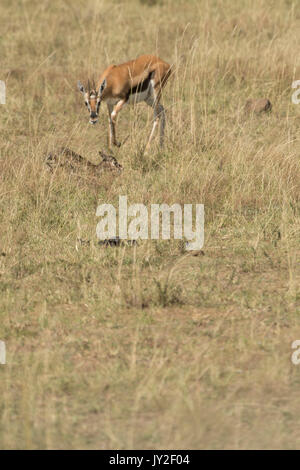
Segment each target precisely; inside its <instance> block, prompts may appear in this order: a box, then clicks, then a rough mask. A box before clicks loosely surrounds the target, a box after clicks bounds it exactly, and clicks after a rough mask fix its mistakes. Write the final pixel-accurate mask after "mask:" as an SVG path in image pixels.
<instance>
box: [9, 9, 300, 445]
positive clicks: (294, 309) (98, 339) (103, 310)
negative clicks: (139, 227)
mask: <svg viewBox="0 0 300 470" xmlns="http://www.w3.org/2000/svg"><path fill="white" fill-rule="evenodd" d="M299 30H300V10H299V4H298V2H296V1H292V0H291V1H290V0H285V1H284V0H276V1H275V0H274V1H271V0H270V1H268V0H265V1H263V0H239V1H237V0H235V1H233V0H228V1H227V0H223V1H222V0H219V1H217V0H212V1H198V0H197V1H192V0H189V1H188V2H187V1H182V0H176V1H175V0H165V1H164V0H161V1H157V2H154V1H153V2H151V1H146V0H145V1H138V0H131V1H127V2H121V1H112V0H103V1H97V0H84V1H83V0H78V1H71V0H65V1H58V0H56V1H50V0H49V1H37V0H36V1H34V0H22V1H21V0H19V1H17V0H15V1H13V2H11V1H10V0H2V1H1V4H0V79H1V80H4V81H5V83H6V87H7V103H6V105H1V106H0V125H1V135H0V152H1V156H0V198H1V205H0V213H1V216H0V217H1V219H0V233H1V238H0V254H1V256H0V292H1V297H0V339H1V340H4V341H5V342H6V348H7V364H6V365H2V366H0V447H1V448H4V449H11V448H18V449H20V448H26V449H41V448H48V449H49V448H85V449H92V448H99V449H103V448H111V449H126V448H132V449H138V448H155V449H163V448H167V449H172V448H182V449H187V448H222V449H228V448H235V449H241V448H263V449H266V448H297V447H299V446H300V427H299V418H300V402H299V389H300V365H299V366H296V365H293V364H292V362H291V355H292V352H293V351H292V349H291V343H292V342H293V341H294V340H296V339H300V309H299V298H300V297H299V277H300V270H299V245H300V244H299V239H300V236H299V228H300V227H299V194H300V176H299V175H300V172H299V170H300V164H299V155H300V139H299V135H300V134H299V129H300V106H296V105H295V104H293V103H292V101H291V96H292V92H293V91H294V90H292V88H291V84H292V82H293V80H296V79H300V51H299V47H297V44H298V42H299ZM153 52H154V53H157V54H159V55H160V56H161V57H162V58H163V59H165V60H166V61H168V62H169V63H174V64H176V73H175V74H174V76H173V78H172V80H170V82H169V83H168V85H167V87H166V89H165V93H164V97H163V101H164V104H165V107H166V109H167V119H168V125H167V129H166V137H167V138H166V147H165V149H164V150H163V151H160V150H159V148H158V147H157V141H156V142H155V144H154V146H153V148H152V151H151V153H150V155H149V156H147V157H145V156H143V155H142V152H141V150H142V148H143V145H144V143H145V141H146V138H147V135H148V133H149V132H150V129H151V119H152V113H151V110H150V109H149V108H148V107H147V106H146V105H143V104H141V105H139V106H138V107H136V108H135V109H133V108H127V109H124V110H123V111H122V113H121V114H120V116H119V123H118V133H119V138H120V140H121V141H124V140H125V139H126V138H127V137H128V138H127V140H126V142H125V143H124V145H123V146H122V147H121V148H120V149H117V150H115V151H114V152H115V156H116V157H117V159H118V161H119V162H120V163H121V164H122V165H123V166H124V171H123V173H122V174H121V175H119V176H118V175H115V174H112V173H109V172H107V173H104V174H103V176H102V177H101V178H99V179H98V180H97V181H95V180H93V179H90V178H89V177H88V176H85V175H84V174H83V175H82V177H80V176H76V175H73V174H70V173H68V172H66V171H64V170H60V171H59V170H58V171H56V172H54V173H52V174H51V173H49V172H48V171H47V170H46V169H45V165H44V163H43V158H44V157H43V156H44V154H45V153H47V152H49V151H51V150H53V149H55V148H56V147H58V146H61V145H67V146H68V147H70V148H72V149H73V150H75V151H77V152H79V153H81V154H82V155H84V156H85V157H86V158H88V159H89V160H91V161H93V162H97V161H99V157H98V150H100V149H105V148H106V145H107V112H106V109H105V107H103V109H102V113H101V119H100V123H99V124H97V126H95V127H92V126H90V125H89V124H88V114H87V112H86V109H85V107H84V105H83V101H82V97H81V95H80V93H79V92H78V90H77V88H76V83H77V80H78V79H80V80H81V81H82V82H83V81H85V80H86V79H87V77H90V78H93V77H94V78H97V75H98V74H99V73H100V72H101V71H102V70H103V69H104V67H106V66H107V65H108V64H109V63H121V62H124V61H126V60H128V59H130V58H134V57H136V56H138V55H139V54H141V53H153ZM260 97H267V98H269V99H270V100H271V102H272V104H273V111H272V113H270V114H265V115H261V116H255V115H245V114H244V110H243V107H244V104H245V101H246V100H247V99H248V98H260ZM120 194H121V195H127V196H128V203H129V204H131V203H143V204H145V205H147V206H149V205H150V204H151V203H162V202H165V203H167V204H172V203H175V202H177V203H180V204H184V203H193V204H196V203H203V204H204V205H205V244H204V247H203V252H204V254H199V256H193V254H192V253H188V252H185V251H184V249H183V246H182V243H181V242H180V241H177V240H171V241H151V240H149V241H142V242H140V243H139V244H138V246H135V247H128V246H125V247H120V248H116V247H103V246H99V245H98V244H97V238H96V233H95V229H96V224H97V222H98V219H97V217H96V215H95V213H96V208H97V206H98V205H99V204H100V203H112V204H115V205H117V202H118V197H119V195H120ZM77 238H81V239H84V240H90V244H89V245H88V244H86V245H79V244H78V243H77ZM297 257H298V263H297Z"/></svg>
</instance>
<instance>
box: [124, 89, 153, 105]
mask: <svg viewBox="0 0 300 470" xmlns="http://www.w3.org/2000/svg"><path fill="white" fill-rule="evenodd" d="M148 96H149V87H148V88H147V90H145V91H142V92H140V93H133V94H132V95H130V96H129V98H128V101H127V103H128V104H135V103H140V102H141V101H145V100H146V99H147V97H148Z"/></svg>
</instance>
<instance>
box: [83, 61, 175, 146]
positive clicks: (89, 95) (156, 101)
mask: <svg viewBox="0 0 300 470" xmlns="http://www.w3.org/2000/svg"><path fill="white" fill-rule="evenodd" d="M170 74H171V67H170V65H169V64H167V62H164V61H163V60H162V59H160V58H159V57H156V56H154V55H141V56H140V57H138V58H137V59H134V60H130V61H129V62H125V63H124V64H120V65H110V66H109V67H107V69H105V70H104V72H103V73H102V75H101V76H100V79H99V83H98V85H97V86H96V87H95V86H94V87H92V88H91V87H90V84H89V83H88V89H87V90H86V89H85V88H84V87H83V85H81V83H80V82H79V81H78V88H79V90H80V91H81V93H82V94H83V96H84V101H85V104H86V106H87V108H88V111H89V113H90V123H91V124H96V122H97V121H98V115H99V109H100V104H101V102H102V101H104V102H106V104H107V109H108V116H109V147H110V148H111V145H112V144H114V145H117V146H118V147H119V146H120V145H121V144H120V143H119V142H118V141H117V138H116V120H117V115H118V113H119V112H120V111H121V109H122V108H123V106H124V105H125V104H127V103H130V104H133V105H134V104H136V103H139V102H141V101H145V102H146V103H147V104H148V105H149V106H151V108H153V112H154V122H153V126H152V130H151V133H150V136H149V139H148V142H147V145H146V149H145V151H146V152H147V151H148V150H149V147H150V144H151V141H152V138H153V135H154V132H155V129H156V127H157V125H158V123H160V145H161V146H163V141H164V129H165V110H164V108H163V106H162V105H161V104H160V98H161V94H162V89H163V87H164V86H165V84H166V83H167V80H168V78H169V76H170Z"/></svg>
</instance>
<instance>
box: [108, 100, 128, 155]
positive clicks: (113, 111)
mask: <svg viewBox="0 0 300 470" xmlns="http://www.w3.org/2000/svg"><path fill="white" fill-rule="evenodd" d="M125 103H126V100H125V99H123V100H120V101H118V102H117V104H116V105H115V106H114V107H112V106H111V105H107V107H108V114H109V148H111V144H112V143H113V144H114V145H116V146H117V147H120V145H121V143H120V142H118V141H117V137H116V123H117V115H118V113H119V112H120V111H121V109H122V108H123V106H124V104H125Z"/></svg>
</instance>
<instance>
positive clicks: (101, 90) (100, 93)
mask: <svg viewBox="0 0 300 470" xmlns="http://www.w3.org/2000/svg"><path fill="white" fill-rule="evenodd" d="M105 87H106V80H105V79H104V80H103V82H102V83H101V85H100V87H99V91H98V94H99V96H101V95H102V93H103V91H104V89H105Z"/></svg>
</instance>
